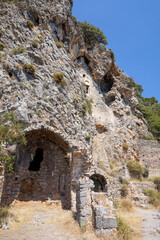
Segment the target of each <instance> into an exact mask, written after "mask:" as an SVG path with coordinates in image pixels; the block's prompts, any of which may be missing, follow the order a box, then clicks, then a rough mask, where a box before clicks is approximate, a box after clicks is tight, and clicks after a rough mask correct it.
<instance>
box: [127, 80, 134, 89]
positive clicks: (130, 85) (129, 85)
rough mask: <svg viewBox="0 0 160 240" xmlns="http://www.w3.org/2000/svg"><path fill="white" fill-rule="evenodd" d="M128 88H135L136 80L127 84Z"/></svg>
mask: <svg viewBox="0 0 160 240" xmlns="http://www.w3.org/2000/svg"><path fill="white" fill-rule="evenodd" d="M127 87H129V88H133V87H135V82H134V80H129V82H128V83H127Z"/></svg>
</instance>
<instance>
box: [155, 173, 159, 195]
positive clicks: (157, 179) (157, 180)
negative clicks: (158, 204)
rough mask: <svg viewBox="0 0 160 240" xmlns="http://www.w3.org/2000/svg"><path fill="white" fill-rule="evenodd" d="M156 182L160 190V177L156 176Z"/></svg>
mask: <svg viewBox="0 0 160 240" xmlns="http://www.w3.org/2000/svg"><path fill="white" fill-rule="evenodd" d="M154 184H155V185H156V188H157V190H158V191H159V192H160V177H155V179H154Z"/></svg>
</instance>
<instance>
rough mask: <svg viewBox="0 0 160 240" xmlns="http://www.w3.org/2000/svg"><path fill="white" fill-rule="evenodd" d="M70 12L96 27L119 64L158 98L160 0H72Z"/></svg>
mask: <svg viewBox="0 0 160 240" xmlns="http://www.w3.org/2000/svg"><path fill="white" fill-rule="evenodd" d="M73 16H76V18H77V19H78V20H79V21H84V20H86V21H87V22H89V23H92V24H94V25H95V26H97V27H99V28H100V29H101V30H102V31H103V32H104V34H105V35H106V37H107V40H108V43H109V44H108V46H107V47H108V48H111V49H112V50H113V52H114V53H115V58H116V62H117V64H118V65H119V67H120V68H121V69H122V70H123V71H124V72H125V73H127V74H128V75H129V76H131V77H133V78H134V80H135V81H136V82H137V83H138V84H141V85H142V87H143V89H144V93H143V96H144V97H152V96H154V97H156V99H157V100H158V101H159V102H160V0H99V1H97V0H74V5H73Z"/></svg>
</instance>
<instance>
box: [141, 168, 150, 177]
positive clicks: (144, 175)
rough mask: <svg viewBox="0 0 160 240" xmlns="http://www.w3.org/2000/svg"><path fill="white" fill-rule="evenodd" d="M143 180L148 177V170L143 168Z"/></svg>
mask: <svg viewBox="0 0 160 240" xmlns="http://www.w3.org/2000/svg"><path fill="white" fill-rule="evenodd" d="M142 176H143V178H148V176H149V169H148V168H143V174H142Z"/></svg>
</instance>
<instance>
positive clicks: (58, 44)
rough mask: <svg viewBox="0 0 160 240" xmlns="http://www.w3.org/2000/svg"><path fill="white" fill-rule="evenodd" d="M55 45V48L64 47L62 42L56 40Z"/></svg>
mask: <svg viewBox="0 0 160 240" xmlns="http://www.w3.org/2000/svg"><path fill="white" fill-rule="evenodd" d="M56 46H57V48H63V47H64V45H63V43H62V42H60V41H58V42H56Z"/></svg>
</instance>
